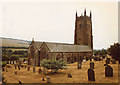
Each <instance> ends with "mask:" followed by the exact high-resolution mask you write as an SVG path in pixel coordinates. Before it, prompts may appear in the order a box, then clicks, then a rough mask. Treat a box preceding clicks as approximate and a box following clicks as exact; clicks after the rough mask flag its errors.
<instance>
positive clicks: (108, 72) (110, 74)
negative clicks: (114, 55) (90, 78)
mask: <svg viewBox="0 0 120 85" xmlns="http://www.w3.org/2000/svg"><path fill="white" fill-rule="evenodd" d="M105 77H113V68H112V67H111V66H109V65H108V66H107V67H105Z"/></svg>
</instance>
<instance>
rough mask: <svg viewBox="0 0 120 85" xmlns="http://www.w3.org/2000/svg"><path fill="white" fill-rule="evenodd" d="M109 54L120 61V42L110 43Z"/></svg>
mask: <svg viewBox="0 0 120 85" xmlns="http://www.w3.org/2000/svg"><path fill="white" fill-rule="evenodd" d="M108 52H109V55H111V56H112V58H113V59H115V60H117V61H119V63H120V44H119V43H114V45H111V46H110V48H109V49H108Z"/></svg>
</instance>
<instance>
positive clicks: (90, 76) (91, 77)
mask: <svg viewBox="0 0 120 85" xmlns="http://www.w3.org/2000/svg"><path fill="white" fill-rule="evenodd" d="M88 81H95V72H94V70H93V69H91V68H90V69H88Z"/></svg>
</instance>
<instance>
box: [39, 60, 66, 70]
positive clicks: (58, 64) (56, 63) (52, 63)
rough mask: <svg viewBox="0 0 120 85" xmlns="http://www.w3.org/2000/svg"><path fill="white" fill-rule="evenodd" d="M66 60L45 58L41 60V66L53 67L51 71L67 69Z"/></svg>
mask: <svg viewBox="0 0 120 85" xmlns="http://www.w3.org/2000/svg"><path fill="white" fill-rule="evenodd" d="M66 64H67V63H66V62H64V61H62V60H46V59H44V60H43V61H42V62H41V66H42V67H45V68H47V69H51V72H57V71H58V70H59V69H61V70H62V69H66V68H65V66H66Z"/></svg>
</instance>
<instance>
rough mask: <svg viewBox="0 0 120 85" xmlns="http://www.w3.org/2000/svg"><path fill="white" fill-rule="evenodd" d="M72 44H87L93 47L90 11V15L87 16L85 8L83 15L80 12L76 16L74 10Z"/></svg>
mask: <svg viewBox="0 0 120 85" xmlns="http://www.w3.org/2000/svg"><path fill="white" fill-rule="evenodd" d="M74 44H76V45H87V46H90V47H91V48H92V49H93V36H92V13H91V12H90V16H87V15H86V9H85V10H84V16H83V15H82V14H81V16H80V17H78V16H77V12H76V21H75V36H74Z"/></svg>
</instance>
